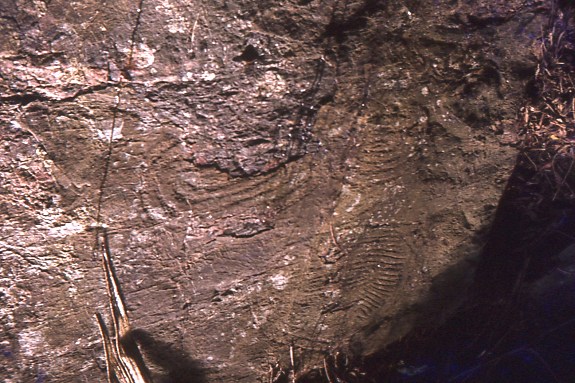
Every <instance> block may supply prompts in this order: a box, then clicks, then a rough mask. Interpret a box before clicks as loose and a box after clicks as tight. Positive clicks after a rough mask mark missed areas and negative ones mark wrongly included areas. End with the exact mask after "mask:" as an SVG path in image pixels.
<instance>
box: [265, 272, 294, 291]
mask: <svg viewBox="0 0 575 383" xmlns="http://www.w3.org/2000/svg"><path fill="white" fill-rule="evenodd" d="M270 281H271V283H272V285H273V286H274V288H275V289H276V290H283V289H285V288H286V286H287V284H288V281H289V278H288V277H286V276H285V275H283V274H276V275H272V276H271V277H270Z"/></svg>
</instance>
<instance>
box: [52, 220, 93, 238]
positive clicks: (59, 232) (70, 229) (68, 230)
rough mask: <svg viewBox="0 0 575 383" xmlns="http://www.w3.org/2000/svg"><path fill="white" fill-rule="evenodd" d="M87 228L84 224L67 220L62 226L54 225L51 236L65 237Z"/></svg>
mask: <svg viewBox="0 0 575 383" xmlns="http://www.w3.org/2000/svg"><path fill="white" fill-rule="evenodd" d="M84 230H85V227H84V225H83V224H81V223H79V222H76V221H72V222H67V223H65V224H64V225H62V226H57V227H53V228H51V229H50V230H49V233H50V236H51V237H54V238H64V237H67V236H69V235H73V234H78V233H81V232H83V231H84Z"/></svg>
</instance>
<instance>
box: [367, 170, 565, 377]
mask: <svg viewBox="0 0 575 383" xmlns="http://www.w3.org/2000/svg"><path fill="white" fill-rule="evenodd" d="M522 173H523V170H522V169H521V168H519V169H518V170H516V173H515V174H514V175H513V176H512V178H511V180H510V184H509V187H508V189H507V191H506V193H505V195H504V197H503V198H502V200H501V203H500V206H499V209H498V211H497V214H496V218H495V221H494V224H493V226H492V229H491V233H490V235H489V237H488V241H487V243H486V246H485V247H484V250H483V252H482V256H481V258H480V263H479V265H478V269H477V272H476V275H475V280H474V283H473V285H472V286H471V289H470V293H469V298H468V300H467V302H466V303H465V304H464V305H463V306H462V307H461V308H460V309H459V310H458V312H457V313H456V314H455V315H453V316H452V317H450V318H449V319H448V320H447V321H446V322H445V324H444V325H442V326H441V327H440V328H438V329H435V330H429V329H428V330H425V329H423V328H422V329H420V330H416V331H414V332H413V333H412V334H410V335H409V336H408V337H406V338H405V339H403V340H402V341H400V342H397V343H395V344H393V345H390V346H389V347H387V348H385V350H383V351H382V352H380V353H378V354H376V355H373V356H372V357H371V358H369V360H366V361H364V362H363V366H362V367H363V370H364V371H365V373H366V377H367V376H368V377H369V379H368V380H365V381H370V382H410V383H416V382H417V383H419V382H461V383H463V382H483V383H487V382H493V383H495V382H533V383H535V382H571V381H573V379H574V378H575V363H574V362H575V344H574V343H573V342H571V341H568V339H573V337H574V336H575V237H573V235H572V234H573V233H575V206H572V205H562V204H558V203H555V202H553V201H548V203H543V204H541V205H539V206H538V207H539V211H537V212H535V211H532V210H530V209H529V208H528V205H524V204H520V203H518V202H520V201H524V200H523V197H524V192H525V190H524V189H521V188H516V187H515V186H517V185H520V183H519V182H517V181H518V180H522V179H523V177H522ZM530 213H531V214H530ZM446 281H448V279H446ZM446 291H447V290H446ZM446 297H447V298H449V297H448V296H446ZM432 318H433V317H432Z"/></svg>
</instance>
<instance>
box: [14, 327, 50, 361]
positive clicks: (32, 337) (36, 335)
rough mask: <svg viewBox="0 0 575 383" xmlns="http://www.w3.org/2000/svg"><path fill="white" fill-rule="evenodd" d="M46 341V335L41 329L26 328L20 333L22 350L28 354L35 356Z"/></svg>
mask: <svg viewBox="0 0 575 383" xmlns="http://www.w3.org/2000/svg"><path fill="white" fill-rule="evenodd" d="M44 343H45V341H44V335H42V333H41V332H40V331H37V330H33V329H25V330H22V331H21V332H20V333H19V334H18V344H19V345H20V351H21V352H22V353H23V354H24V355H26V356H34V354H36V353H37V351H38V350H39V349H40V348H41V347H42V344H44Z"/></svg>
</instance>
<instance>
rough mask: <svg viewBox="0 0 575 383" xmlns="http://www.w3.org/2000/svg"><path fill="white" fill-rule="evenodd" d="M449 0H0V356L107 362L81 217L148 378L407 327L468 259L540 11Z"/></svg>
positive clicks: (270, 373) (15, 365)
mask: <svg viewBox="0 0 575 383" xmlns="http://www.w3.org/2000/svg"><path fill="white" fill-rule="evenodd" d="M471 3H472V2H463V1H458V2H454V1H447V0H434V1H432V0H423V1H407V2H399V1H397V2H393V1H377V0H375V1H374V0H364V1H355V2H353V1H345V2H342V1H336V0H323V1H317V0H316V1H295V0H294V1H283V0H282V1H275V2H271V1H252V0H243V1H239V0H238V1H225V0H224V1H209V2H207V1H201V0H194V1H179V0H141V1H140V2H139V4H137V3H136V2H133V1H126V0H118V1H114V2H107V1H104V2H102V1H92V0H86V1H82V2H68V1H61V0H52V1H36V0H34V1H21V0H15V1H4V2H2V3H0V17H1V19H2V22H1V23H0V32H1V35H0V36H1V37H0V91H1V94H0V102H1V104H0V121H1V123H2V128H1V130H0V140H1V146H0V177H1V178H0V182H1V184H0V206H1V209H0V214H1V216H2V221H3V224H2V227H1V228H0V230H1V235H0V256H1V264H0V299H1V302H2V304H1V306H0V323H1V327H0V328H1V332H0V334H1V338H0V342H1V343H0V348H1V349H2V355H0V358H1V359H0V375H1V376H3V377H7V378H6V381H7V382H23V381H36V382H44V381H54V382H76V381H77V382H84V381H90V382H98V381H105V379H106V373H105V368H104V366H103V360H104V359H103V357H104V356H103V350H102V345H101V340H100V338H99V334H98V326H97V323H96V321H95V319H94V313H95V312H96V311H101V312H103V311H104V308H105V307H106V305H107V297H106V290H105V285H104V280H103V274H102V270H101V268H100V262H99V259H98V258H97V254H98V252H97V251H96V250H97V243H98V235H99V234H98V233H99V231H98V228H99V227H101V226H103V225H106V226H107V227H108V231H109V235H110V246H111V251H112V254H113V256H114V257H115V258H114V262H115V265H116V269H117V274H118V277H119V280H120V281H121V284H122V287H123V293H124V296H125V300H126V303H127V305H128V309H129V316H130V320H131V322H132V324H133V326H134V328H135V329H136V330H135V331H134V336H135V337H136V338H137V339H138V341H139V343H140V346H141V348H142V352H143V354H144V356H145V358H147V361H148V363H149V367H150V369H151V370H152V372H153V373H154V374H155V378H156V380H157V381H171V382H192V381H193V382H198V381H207V382H224V383H225V382H255V381H262V382H276V381H281V379H285V378H286V377H287V376H288V375H290V374H291V375H293V376H297V375H299V374H301V373H302V372H303V371H306V370H308V369H311V368H314V367H315V366H318V365H320V364H321V363H323V358H324V355H326V353H330V352H336V350H341V351H345V352H346V353H348V354H349V355H353V356H357V357H361V356H365V355H368V354H370V353H372V352H374V351H376V350H377V349H379V348H381V347H383V346H384V345H385V344H387V343H389V342H391V341H392V340H394V339H397V338H398V337H401V336H402V335H403V334H405V332H406V331H408V330H409V329H410V328H411V327H412V324H413V323H415V321H416V320H419V319H420V317H419V315H420V314H421V313H422V312H423V311H424V310H420V309H419V307H420V306H422V305H423V306H425V302H426V301H427V300H428V297H429V296H430V295H433V293H432V291H433V287H434V285H437V284H438V283H440V282H442V281H443V280H444V279H445V278H448V277H451V276H452V275H451V274H452V273H451V272H450V270H453V267H454V266H456V265H457V266H458V267H456V269H457V270H458V273H459V271H461V270H463V271H462V272H461V273H460V278H459V279H461V281H462V283H464V282H465V281H466V280H467V279H466V278H467V277H466V276H467V275H468V273H469V270H470V267H466V266H465V265H467V264H468V263H469V259H472V258H473V256H474V255H475V254H476V253H477V249H478V247H479V246H480V241H477V238H478V235H479V234H480V233H481V232H482V229H484V228H485V227H486V226H487V225H488V224H489V222H490V219H491V216H492V214H493V211H494V208H495V206H496V204H497V201H498V198H499V195H500V193H501V189H502V186H503V184H504V182H505V180H506V177H507V175H508V172H509V170H510V168H511V167H512V164H513V160H514V156H515V151H514V149H513V148H511V147H510V146H506V145H505V144H507V143H510V142H513V141H514V138H513V134H514V130H513V126H514V121H515V116H516V112H517V110H518V109H519V107H520V106H521V105H522V103H523V97H524V88H525V85H526V82H527V81H528V80H529V78H530V77H531V76H532V74H533V73H534V72H535V61H534V59H533V58H532V55H531V53H530V46H531V44H532V42H533V41H534V39H536V38H537V36H538V33H539V32H540V30H541V26H542V24H543V23H544V22H545V20H546V13H547V12H548V9H547V8H546V2H544V1H535V0H533V1H519V0H507V1H498V0H493V1H489V2H480V3H481V4H471ZM458 275H459V274H458ZM448 279H449V278H448ZM435 298H437V297H435ZM457 298H458V297H457V294H454V295H451V296H449V297H448V299H442V300H441V299H440V300H439V301H434V302H435V303H434V304H437V305H438V307H437V310H436V312H438V313H444V312H445V310H449V308H450V307H452V306H454V305H455V304H456V303H457ZM439 316H440V315H439V314H438V317H439ZM438 320H439V319H437V318H435V317H430V321H431V322H434V321H438Z"/></svg>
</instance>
